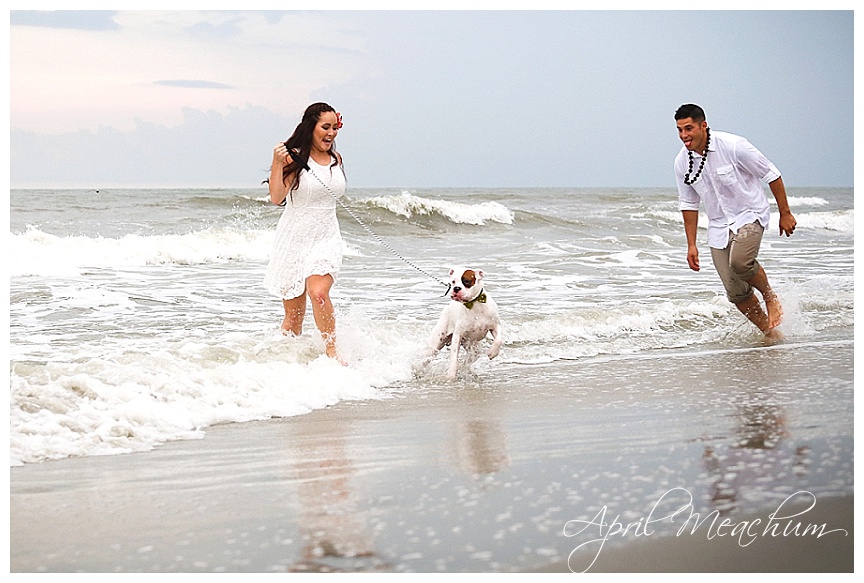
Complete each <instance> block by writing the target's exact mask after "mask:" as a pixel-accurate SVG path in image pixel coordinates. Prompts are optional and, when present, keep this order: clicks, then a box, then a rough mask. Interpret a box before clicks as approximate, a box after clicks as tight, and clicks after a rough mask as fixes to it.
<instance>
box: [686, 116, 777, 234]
mask: <svg viewBox="0 0 864 583" xmlns="http://www.w3.org/2000/svg"><path fill="white" fill-rule="evenodd" d="M700 162H702V156H701V155H699V154H697V153H696V152H693V171H692V173H691V177H690V178H691V180H692V178H693V177H692V175H693V174H695V173H696V172H697V171H698V170H699V164H700ZM689 165H690V163H689V160H688V156H687V148H685V147H683V146H682V148H681V151H680V152H679V153H678V156H676V157H675V182H676V184H677V185H678V208H679V210H682V211H684V210H693V211H698V210H699V202H700V201H702V202H704V203H705V213H706V214H707V215H708V245H710V246H711V247H714V248H715V249H725V248H726V245H728V244H729V231H732V232H733V233H737V232H738V229H739V228H741V227H742V226H744V225H747V224H749V223H752V222H754V221H759V223H760V224H761V225H762V226H763V227H766V228H767V227H768V215H769V212H768V197H767V196H765V187H764V186H763V185H762V182H773V181H775V180H777V179H778V178H780V171H779V170H777V167H776V166H774V164H772V163H771V161H770V160H768V158H766V157H765V156H764V155H763V154H762V152H760V151H759V150H757V149H756V148H755V147H754V146H753V144H751V143H750V142H748V141H747V140H746V139H744V138H742V137H740V136H736V135H734V134H729V133H726V132H716V131H713V130H711V140H710V143H709V144H708V154H707V159H706V160H705V167H704V168H703V169H702V173H701V174H700V175H699V178H698V180H696V182H694V183H693V184H690V185H688V184H685V183H684V175H685V174H686V173H687V169H688V168H689Z"/></svg>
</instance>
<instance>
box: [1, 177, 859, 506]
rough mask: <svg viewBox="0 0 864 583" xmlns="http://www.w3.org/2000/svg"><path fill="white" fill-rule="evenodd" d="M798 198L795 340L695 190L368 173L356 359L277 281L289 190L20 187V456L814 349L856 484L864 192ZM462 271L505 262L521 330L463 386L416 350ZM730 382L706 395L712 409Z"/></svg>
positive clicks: (828, 411) (13, 242) (55, 455)
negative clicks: (734, 301)
mask: <svg viewBox="0 0 864 583" xmlns="http://www.w3.org/2000/svg"><path fill="white" fill-rule="evenodd" d="M789 197H790V206H791V208H792V211H793V213H794V214H795V215H796V218H797V220H798V229H797V230H796V232H795V235H794V236H793V237H791V238H786V237H783V238H781V237H779V236H778V234H777V231H778V228H777V216H776V213H773V214H772V224H771V226H770V227H769V228H768V229H767V230H766V234H765V238H764V241H763V246H762V250H761V253H760V261H761V262H762V264H763V265H764V266H765V269H766V271H767V273H768V276H769V279H770V281H771V282H772V285H773V286H774V288H775V289H776V290H777V291H778V293H779V295H780V297H781V300H782V301H783V304H784V311H785V319H784V323H783V325H782V326H781V330H782V331H783V333H784V334H785V337H786V338H785V341H784V342H783V343H781V344H778V345H775V346H768V345H766V344H765V343H764V341H763V339H762V337H761V334H760V333H759V332H758V331H757V330H756V329H755V328H754V327H752V326H750V325H749V324H746V323H745V321H744V319H743V317H742V316H741V315H740V314H738V312H737V310H735V308H734V307H733V306H732V305H731V304H729V303H728V302H727V300H726V299H725V295H724V293H723V289H722V286H721V284H720V281H719V279H718V278H717V275H716V273H715V272H714V269H713V266H711V264H710V253H709V251H708V248H707V244H706V243H705V231H704V227H705V223H704V222H700V227H701V228H700V231H699V238H700V251H701V259H702V266H703V268H702V271H701V272H699V273H694V272H692V271H690V270H689V269H688V268H687V263H686V245H685V239H684V232H683V223H682V220H681V216H680V213H679V211H678V210H677V197H676V193H675V191H674V189H670V188H602V189H601V188H506V189H505V188H489V189H484V188H472V189H466V188H454V189H448V188H434V189H433V188H425V189H424V188H418V189H412V190H402V189H393V188H378V189H375V188H351V187H350V185H349V191H348V195H347V197H346V198H345V205H346V207H347V210H346V208H339V209H338V214H339V220H340V225H341V228H342V232H343V236H344V239H345V258H344V263H343V268H342V272H341V273H340V274H339V277H338V279H337V281H336V285H335V286H334V288H333V292H332V298H333V302H334V305H335V308H336V313H337V327H338V328H337V330H338V342H339V347H340V352H341V354H342V356H343V357H344V358H345V359H346V360H347V361H348V363H349V365H348V366H340V365H339V364H337V363H335V362H333V361H331V360H329V359H327V358H326V357H324V356H323V343H322V342H321V339H320V336H319V334H318V331H317V329H316V328H315V326H314V322H313V320H312V316H311V312H310V313H308V314H307V318H306V323H305V329H304V333H303V335H302V336H301V337H299V338H289V337H285V336H283V335H282V334H281V333H280V332H279V330H278V327H279V324H280V322H281V318H282V308H281V303H280V302H279V300H278V299H276V298H273V297H269V296H268V295H267V293H266V292H265V290H264V287H263V285H262V278H263V276H264V271H265V268H266V264H267V260H268V255H269V252H270V246H271V244H272V240H273V234H274V228H275V225H276V221H277V220H278V218H279V213H280V212H281V209H280V208H278V207H275V206H273V205H272V204H270V203H269V200H268V197H267V192H266V190H263V189H261V188H258V189H245V190H244V189H200V190H199V189H149V190H148V189H138V190H123V189H103V190H99V191H95V190H12V191H11V194H10V219H11V227H10V237H9V241H10V243H9V245H8V251H7V264H8V266H9V271H10V312H9V328H10V342H9V352H10V379H11V383H10V384H11V387H10V462H11V465H12V466H18V465H23V464H35V463H40V462H45V461H48V460H57V459H61V458H67V457H80V456H96V455H112V454H122V453H130V452H143V451H147V450H151V449H153V448H156V447H158V446H160V445H161V444H164V443H166V442H171V441H176V440H187V439H198V438H202V437H203V436H204V435H205V434H206V432H207V431H208V428H210V427H212V426H215V425H219V424H226V423H243V422H248V421H253V420H262V419H271V418H279V417H291V416H297V415H305V414H308V413H310V412H311V411H315V410H318V409H321V408H325V407H328V406H332V405H335V404H337V403H343V404H350V403H351V402H358V401H368V400H382V399H394V398H402V397H404V396H405V395H429V396H430V397H434V395H435V394H438V393H441V392H443V391H459V390H464V389H465V388H466V387H469V388H472V389H475V390H482V391H489V392H492V393H493V394H494V391H495V387H496V383H498V384H500V383H502V382H506V383H509V385H512V386H517V387H519V390H520V391H522V392H524V394H525V395H526V397H530V395H532V394H537V395H540V394H542V393H543V392H544V390H545V389H544V387H545V386H546V385H547V384H548V383H552V382H554V383H555V384H556V385H557V386H565V387H567V386H572V387H573V390H574V391H579V390H590V387H586V385H590V384H591V382H592V381H590V379H586V377H585V376H584V375H585V374H586V373H585V371H586V370H589V369H590V370H593V369H592V368H591V367H592V366H594V367H595V368H596V365H597V364H598V363H603V362H608V363H614V362H615V361H616V359H622V358H625V357H626V358H628V359H629V360H628V362H643V363H644V371H643V372H642V373H640V376H639V378H640V379H641V381H642V383H643V385H642V386H641V389H640V391H641V393H640V394H641V395H642V397H640V398H653V397H659V396H661V395H665V391H667V388H665V385H664V379H662V378H652V376H651V370H652V366H651V363H652V362H655V363H656V362H661V361H662V362H665V363H667V364H666V365H665V368H668V363H669V362H672V361H673V360H670V359H676V360H675V362H680V363H681V369H680V370H681V374H682V375H693V376H694V379H697V378H700V379H703V382H704V379H706V378H707V379H709V380H708V381H707V382H708V383H709V384H710V379H711V378H712V376H715V375H719V376H723V375H728V374H730V373H729V371H728V370H726V369H725V368H724V367H726V366H727V365H728V359H721V360H720V361H719V364H712V363H713V362H714V360H716V359H713V356H714V355H717V354H727V353H732V354H735V353H740V354H742V355H745V356H742V358H743V359H744V360H745V361H746V360H747V359H753V358H756V359H758V358H762V357H763V356H764V354H768V353H770V354H781V355H788V357H789V358H794V354H795V351H796V350H798V349H801V348H806V349H812V351H815V352H816V353H818V354H824V357H823V359H824V364H825V365H826V367H827V370H828V371H830V373H831V374H835V375H839V379H840V380H837V379H835V380H834V381H832V382H830V383H826V382H825V378H826V371H825V370H823V367H819V366H815V367H814V366H808V367H806V368H805V370H797V371H796V372H795V376H794V377H791V378H787V379H784V382H785V383H787V385H788V386H787V385H784V386H787V388H788V390H789V391H793V392H794V391H796V390H800V391H804V392H805V393H806V395H807V397H806V399H804V400H805V401H806V406H805V404H804V403H800V404H799V405H800V406H797V405H795V404H793V405H792V406H793V409H794V414H795V415H797V417H796V419H797V420H798V421H797V422H798V423H799V424H800V425H801V426H802V427H811V428H812V427H826V431H825V433H826V434H828V433H831V432H832V431H833V432H834V433H837V431H835V430H836V428H838V427H840V428H847V429H843V430H842V431H840V432H839V436H836V440H837V441H836V443H833V442H832V443H833V446H832V447H834V449H833V450H832V451H833V452H834V453H833V454H832V456H833V458H837V459H835V462H837V463H835V464H834V465H833V466H832V467H833V468H834V470H833V473H832V478H831V480H833V482H832V481H831V480H828V482H826V483H829V482H830V483H831V484H833V486H826V488H827V489H829V490H830V489H831V488H836V487H839V489H840V490H844V488H846V485H848V490H849V491H850V492H851V484H852V477H851V465H852V461H851V451H852V443H851V440H852V388H853V387H852V369H853V362H852V357H851V354H852V348H853V336H854V334H853V332H854V327H853V321H854V310H853V308H854V301H853V298H854V285H853V271H854V270H853V266H854V253H853V247H854V208H853V191H852V189H850V188H789ZM772 205H773V203H772ZM772 208H774V207H773V206H772ZM775 210H776V209H775ZM701 221H704V217H702V219H701ZM361 222H362V224H361ZM454 265H465V266H468V267H474V268H478V269H482V270H483V271H484V273H485V280H484V287H485V289H486V291H487V293H488V294H490V295H492V296H493V297H494V298H495V300H496V301H497V303H498V305H499V309H500V312H501V317H502V321H503V324H504V338H505V342H504V346H503V349H502V351H501V355H500V356H499V357H498V358H497V359H495V360H492V361H489V360H488V359H485V358H483V359H480V360H478V361H477V362H476V363H474V365H473V366H471V367H468V368H465V367H463V369H462V370H460V374H459V377H458V378H457V380H456V381H455V382H453V383H447V382H446V381H444V380H443V373H444V371H445V369H446V363H445V360H446V355H445V354H443V353H442V354H441V355H439V356H438V357H437V358H436V360H435V361H433V362H432V364H431V365H430V366H429V368H428V370H426V371H422V372H420V373H417V372H415V370H414V369H413V366H412V363H413V362H416V360H417V358H418V355H419V352H420V351H421V350H422V347H423V346H424V344H425V341H426V338H427V335H428V334H429V333H430V331H431V329H432V327H433V326H434V324H435V321H436V320H437V317H438V314H439V313H440V311H441V309H442V307H443V306H444V305H445V304H446V302H447V301H449V300H448V299H447V298H446V297H445V296H444V293H445V291H446V287H445V286H444V285H443V284H442V280H444V279H446V276H447V270H448V269H449V267H450V266H454ZM445 352H446V350H445ZM838 355H845V356H838ZM634 359H635V360H634ZM583 365H584V366H583ZM706 367H707V368H706ZM712 367H714V368H712ZM665 368H664V369H665ZM609 369H610V366H607V367H606V368H605V369H604V370H609ZM736 374H737V373H736ZM829 376H830V375H829ZM774 380H776V379H768V381H767V382H773V381H774ZM622 382H624V380H623V378H622ZM627 382H628V383H631V384H632V379H630V380H628V381H627ZM694 382H696V381H695V380H694ZM709 389H710V387H705V386H701V387H695V386H694V395H695V396H690V397H688V398H687V399H685V398H684V397H683V396H681V399H682V402H685V401H686V402H687V403H689V404H692V402H693V401H692V399H695V400H696V401H697V402H699V401H700V399H701V400H702V401H704V405H705V407H707V408H709V409H710V407H711V406H712V405H711V399H712V396H711V395H710V390H709ZM700 395H701V396H700ZM618 397H620V395H619V396H618ZM610 398H612V399H614V398H617V397H616V396H614V395H613V396H610ZM688 399H690V400H688ZM592 400H596V397H592ZM795 403H798V401H795ZM814 404H815V405H816V406H814ZM820 404H822V406H821V407H820V406H819V405H820ZM825 404H829V405H830V406H826V405H825ZM690 419H691V421H692V422H693V423H694V425H699V424H700V423H703V422H704V420H701V419H699V417H698V415H695V414H694V416H693V417H691V418H690ZM638 426H639V424H638V423H635V425H634V427H638ZM828 427H832V428H834V429H832V430H831V431H828V429H827V428H828ZM811 431H812V429H811ZM820 435H821V433H820ZM832 435H833V433H832ZM822 437H824V435H822ZM646 438H649V436H648V435H647V434H646ZM846 454H848V456H849V458H848V460H845V461H844V460H843V459H842V458H843V457H844V456H845V455H846ZM838 459H839V460H840V461H838ZM847 462H848V463H847ZM838 484H839V486H838Z"/></svg>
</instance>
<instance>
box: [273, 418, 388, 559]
mask: <svg viewBox="0 0 864 583" xmlns="http://www.w3.org/2000/svg"><path fill="white" fill-rule="evenodd" d="M299 427H300V429H299V430H298V431H299V434H297V435H295V439H294V440H292V442H291V443H298V444H302V445H303V450H302V451H299V450H298V451H295V452H293V453H294V454H295V455H294V456H293V457H292V458H291V459H290V470H291V478H292V480H293V481H295V483H296V484H297V498H298V500H297V503H298V507H299V513H298V517H297V523H298V525H299V528H300V531H301V537H302V545H301V549H300V553H299V554H300V556H299V557H298V558H297V560H296V561H295V562H294V564H293V565H291V566H290V567H289V571H293V572H334V571H362V570H372V571H380V570H386V568H387V566H386V565H385V564H382V562H381V561H380V560H378V559H376V553H375V550H374V546H373V542H374V541H373V540H372V537H371V536H369V533H368V532H367V528H366V525H365V524H364V522H363V519H362V516H361V515H360V513H358V512H357V508H356V497H355V495H354V493H353V492H352V490H351V488H352V484H351V478H352V476H353V475H354V465H353V463H352V461H351V459H349V457H348V455H347V453H346V443H345V442H346V438H345V433H346V432H345V430H344V429H343V428H335V427H333V426H325V428H326V430H325V428H321V427H320V426H318V425H316V424H311V423H310V424H301V425H300V426H299ZM358 559H360V560H361V561H360V562H358ZM361 562H362V564H361ZM364 565H365V566H366V567H365V568H364Z"/></svg>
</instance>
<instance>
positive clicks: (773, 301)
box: [764, 291, 783, 334]
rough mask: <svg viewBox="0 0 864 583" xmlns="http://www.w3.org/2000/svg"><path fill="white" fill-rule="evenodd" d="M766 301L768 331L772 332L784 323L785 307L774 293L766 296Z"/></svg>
mask: <svg viewBox="0 0 864 583" xmlns="http://www.w3.org/2000/svg"><path fill="white" fill-rule="evenodd" d="M764 300H765V310H766V311H767V312H768V331H769V332H770V331H771V330H773V329H774V328H776V327H777V326H779V325H780V322H782V321H783V306H782V305H780V298H778V297H777V294H775V293H774V292H773V291H772V292H768V293H767V294H765V296H764ZM766 334H767V332H766Z"/></svg>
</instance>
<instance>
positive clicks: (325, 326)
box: [306, 275, 339, 359]
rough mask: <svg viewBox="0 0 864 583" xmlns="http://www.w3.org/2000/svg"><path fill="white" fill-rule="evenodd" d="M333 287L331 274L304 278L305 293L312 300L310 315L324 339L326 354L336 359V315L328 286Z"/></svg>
mask: <svg viewBox="0 0 864 583" xmlns="http://www.w3.org/2000/svg"><path fill="white" fill-rule="evenodd" d="M331 287H333V276H331V275H310V276H309V277H308V278H306V293H307V295H308V296H309V299H310V300H312V316H313V317H314V318H315V324H316V325H317V326H318V330H319V331H320V332H321V337H322V338H323V339H324V347H325V352H326V353H327V356H329V357H330V358H335V359H338V358H339V357H338V354H337V352H336V315H335V314H334V311H333V303H332V302H331V301H330V288H331Z"/></svg>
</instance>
